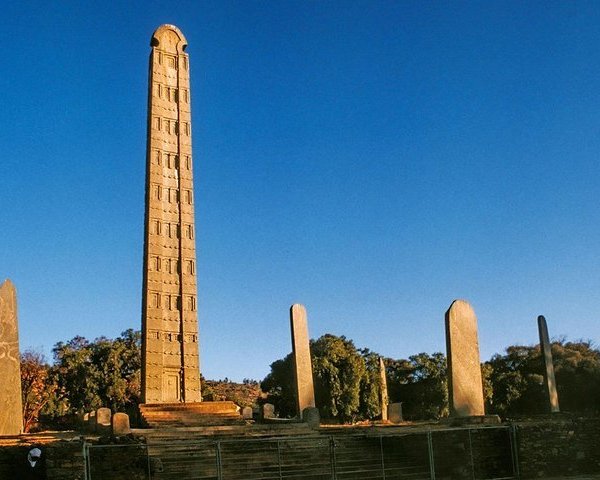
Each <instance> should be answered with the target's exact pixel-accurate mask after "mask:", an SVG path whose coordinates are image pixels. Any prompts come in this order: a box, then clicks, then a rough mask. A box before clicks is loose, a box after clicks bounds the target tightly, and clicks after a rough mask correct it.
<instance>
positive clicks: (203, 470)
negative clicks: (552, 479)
mask: <svg viewBox="0 0 600 480" xmlns="http://www.w3.org/2000/svg"><path fill="white" fill-rule="evenodd" d="M516 455H517V448H516V436H515V433H514V430H513V429H511V428H510V427H505V426H499V427H480V428H452V429H432V430H429V431H417V432H410V431H408V432H407V433H402V434H397V433H394V434H390V435H386V434H381V435H364V434H363V435H355V434H348V435H313V436H293V437H292V436H290V437H278V438H253V439H239V438H235V439H222V440H190V439H182V440H181V441H170V442H169V443H162V442H160V443H156V444H152V443H150V444H127V445H94V444H89V443H86V444H85V445H84V456H85V460H86V462H85V463H86V479H87V480H101V479H102V480H104V479H111V480H112V479H115V480H119V479H121V478H122V479H127V480H138V479H139V480H142V479H144V480H146V479H147V480H171V479H174V480H175V479H176V480H201V479H202V480H253V479H261V480H269V479H272V480H293V479H303V480H351V479H360V480H369V479H381V480H400V479H402V480H405V479H412V480H420V479H424V480H427V479H431V480H436V479H437V480H442V479H471V480H501V479H503V480H508V479H517V478H519V472H518V461H517V456H516Z"/></svg>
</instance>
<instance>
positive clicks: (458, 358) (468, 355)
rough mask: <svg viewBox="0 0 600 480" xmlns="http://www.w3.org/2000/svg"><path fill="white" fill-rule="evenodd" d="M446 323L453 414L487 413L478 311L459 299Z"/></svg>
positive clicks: (451, 409)
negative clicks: (478, 332) (484, 401)
mask: <svg viewBox="0 0 600 480" xmlns="http://www.w3.org/2000/svg"><path fill="white" fill-rule="evenodd" d="M445 324H446V350H447V361H448V400H449V403H450V416H452V417H473V416H482V415H485V412H484V405H483V383H482V381H481V364H480V361H479V340H478V338H477V317H476V316H475V312H474V311H473V308H472V307H471V305H469V303H468V302H466V301H464V300H455V301H454V302H452V305H450V308H449V309H448V311H447V312H446V317H445Z"/></svg>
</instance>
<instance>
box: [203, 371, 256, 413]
mask: <svg viewBox="0 0 600 480" xmlns="http://www.w3.org/2000/svg"><path fill="white" fill-rule="evenodd" d="M265 398H266V394H265V393H264V392H263V391H262V390H261V389H260V384H259V382H257V381H255V380H244V382H243V383H235V382H232V381H231V380H229V379H227V378H225V379H224V380H204V381H203V383H202V399H203V400H205V401H222V400H230V401H232V402H234V403H236V404H237V405H239V406H240V407H255V406H258V404H259V403H260V400H261V399H265Z"/></svg>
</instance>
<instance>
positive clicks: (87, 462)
mask: <svg viewBox="0 0 600 480" xmlns="http://www.w3.org/2000/svg"><path fill="white" fill-rule="evenodd" d="M83 468H84V474H85V480H91V478H92V470H91V467H90V452H89V450H88V444H87V443H86V442H85V440H84V441H83Z"/></svg>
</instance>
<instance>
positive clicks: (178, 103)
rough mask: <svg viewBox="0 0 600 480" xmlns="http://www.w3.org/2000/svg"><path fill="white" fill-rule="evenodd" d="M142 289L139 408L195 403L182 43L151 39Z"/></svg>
mask: <svg viewBox="0 0 600 480" xmlns="http://www.w3.org/2000/svg"><path fill="white" fill-rule="evenodd" d="M151 47H152V51H151V52H150V73H149V86H148V137H147V154H146V220H145V241H144V270H143V290H142V402H143V403H151V404H152V403H173V402H175V403H178V402H199V401H200V400H201V396H200V366H199V365H200V360H199V352H198V317H197V312H196V307H197V298H196V296H197V288H196V244H195V226H194V184H193V175H192V136H191V128H192V127H191V109H190V105H191V103H190V65H189V57H188V54H187V53H185V48H186V47H187V41H186V39H185V37H184V35H183V33H181V30H179V29H178V28H177V27H175V26H173V25H162V26H161V27H159V28H158V29H157V30H156V31H155V32H154V34H153V35H152V40H151Z"/></svg>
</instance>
